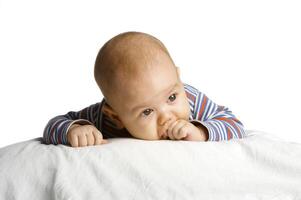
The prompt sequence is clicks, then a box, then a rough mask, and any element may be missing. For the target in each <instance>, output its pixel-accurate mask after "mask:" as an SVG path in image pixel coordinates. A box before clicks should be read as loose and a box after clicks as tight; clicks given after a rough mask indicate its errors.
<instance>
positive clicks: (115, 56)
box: [94, 32, 173, 104]
mask: <svg viewBox="0 0 301 200" xmlns="http://www.w3.org/2000/svg"><path fill="white" fill-rule="evenodd" d="M158 53H161V54H162V53H164V54H165V55H166V56H168V58H169V59H170V60H171V61H172V63H173V60H172V58H171V56H170V54H169V53H168V51H167V49H166V47H165V46H164V44H163V43H162V42H161V41H160V40H158V39H157V38H155V37H154V36H151V35H149V34H146V33H142V32H125V33H121V34H119V35H117V36H115V37H113V38H112V39H110V40H109V41H107V42H106V43H105V44H104V45H103V46H102V48H101V49H100V50H99V52H98V55H97V58H96V61H95V66H94V78H95V80H96V83H97V85H98V86H99V88H100V90H101V91H102V94H103V96H104V98H105V99H106V101H107V102H108V103H109V104H110V98H109V96H111V94H113V93H115V92H116V91H114V90H115V88H116V86H117V85H120V84H121V83H120V80H116V76H117V74H132V73H135V71H136V70H137V68H139V67H140V66H141V65H146V64H147V63H149V62H152V59H153V57H154V56H156V55H157V54H158Z"/></svg>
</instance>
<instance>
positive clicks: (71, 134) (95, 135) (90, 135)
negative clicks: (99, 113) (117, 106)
mask: <svg viewBox="0 0 301 200" xmlns="http://www.w3.org/2000/svg"><path fill="white" fill-rule="evenodd" d="M67 139H68V141H69V143H70V144H71V146H72V147H85V146H91V145H99V144H105V143H107V140H104V139H103V136H102V134H101V133H100V131H99V130H98V129H97V128H96V127H95V126H92V125H79V124H73V125H71V127H70V128H69V130H68V133H67Z"/></svg>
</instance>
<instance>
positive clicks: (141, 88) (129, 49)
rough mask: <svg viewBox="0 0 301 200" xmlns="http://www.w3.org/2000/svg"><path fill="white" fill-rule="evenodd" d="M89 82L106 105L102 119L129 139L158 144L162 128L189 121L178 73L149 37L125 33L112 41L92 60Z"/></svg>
mask: <svg viewBox="0 0 301 200" xmlns="http://www.w3.org/2000/svg"><path fill="white" fill-rule="evenodd" d="M94 76H95V80H96V82H97V84H98V86H99V88H100V90H101V91H102V94H103V96H104V98H105V100H106V102H107V104H108V105H109V107H107V108H106V109H105V112H106V114H107V115H108V116H109V117H110V118H111V119H112V120H113V121H114V122H115V123H116V124H117V125H119V126H121V127H125V128H126V129H127V130H128V131H129V133H130V134H131V135H132V136H133V137H136V138H140V139H146V140H158V139H163V138H166V129H167V128H168V127H166V122H168V121H169V122H172V121H176V120H178V119H185V120H188V119H189V114H190V109H189V103H188V99H187V97H186V94H185V90H184V87H183V84H182V82H181V80H180V77H179V70H178V68H177V67H176V66H175V65H174V62H173V61H172V59H171V57H170V55H169V53H168V51H167V49H166V48H165V46H164V45H163V44H162V43H161V42H160V41H159V40H158V39H156V38H155V37H153V36H151V35H148V34H145V33H140V32H126V33H122V34H119V35H117V36H115V37H113V38H112V39H111V40H109V41H108V42H107V43H105V45H104V46H103V47H102V48H101V49H100V51H99V53H98V55H97V58H96V62H95V69H94ZM164 125H165V126H164Z"/></svg>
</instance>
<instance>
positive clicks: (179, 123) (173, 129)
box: [171, 121, 185, 140]
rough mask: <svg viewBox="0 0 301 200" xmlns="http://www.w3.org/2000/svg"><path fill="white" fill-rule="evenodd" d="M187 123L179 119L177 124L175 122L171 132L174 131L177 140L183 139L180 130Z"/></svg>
mask: <svg viewBox="0 0 301 200" xmlns="http://www.w3.org/2000/svg"><path fill="white" fill-rule="evenodd" d="M184 125H185V123H184V122H182V121H178V122H177V123H176V124H174V126H173V128H172V130H171V132H172V135H173V136H174V138H175V139H176V140H179V139H181V138H180V136H179V130H180V129H181V128H182V127H183V126H184Z"/></svg>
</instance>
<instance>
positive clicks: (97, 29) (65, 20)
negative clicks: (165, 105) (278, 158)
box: [0, 0, 301, 147]
mask: <svg viewBox="0 0 301 200" xmlns="http://www.w3.org/2000/svg"><path fill="white" fill-rule="evenodd" d="M299 2H300V1H291V0H281V1H280V0H278V1H277V0H270V1H268V0H252V1H242V0H236V1H235V0H228V1H222V0H220V1H215V0H211V1H186V0H185V1H142V0H139V1H138V0H137V1H114V0H110V1H100V0H94V1H84V0H81V1H76V0H52V1H42V0H27V1H24V0H0V56H1V57H0V91H1V97H0V99H1V103H0V123H1V128H0V136H1V138H0V147H3V146H6V145H9V144H12V143H16V142H21V141H24V140H29V139H32V138H36V137H41V136H42V132H43V129H44V127H45V125H46V123H47V122H48V120H49V119H50V118H52V117H54V116H56V115H59V114H65V113H67V112H68V111H71V110H74V111H78V110H80V109H82V108H84V107H86V106H89V105H91V104H93V103H96V102H98V101H100V100H101V98H102V96H101V93H100V91H99V89H98V88H97V85H96V83H95V81H94V77H93V65H94V61H95V57H96V54H97V52H98V50H99V48H100V47H101V46H102V45H103V44H104V42H106V41H107V40H108V39H110V38H111V37H113V36H115V35H116V34H118V33H121V32H125V31H142V32H147V33H150V34H152V35H154V36H155V37H157V38H159V39H160V40H161V41H162V42H163V43H164V44H165V45H166V46H167V48H168V49H169V51H170V54H171V55H172V57H173V59H174V61H175V63H176V64H177V65H178V66H179V67H180V69H181V72H182V80H183V82H186V83H189V84H191V85H193V86H195V87H196V88H198V89H199V90H200V91H202V92H204V93H205V94H207V96H208V97H209V98H211V99H212V100H213V101H214V102H216V103H218V104H220V105H225V106H227V107H229V108H230V109H231V110H232V111H233V112H234V114H235V115H236V116H237V117H238V118H239V119H240V120H241V121H242V122H243V123H244V125H245V128H246V129H252V130H254V129H255V130H261V131H265V132H269V133H272V134H274V135H275V136H277V137H280V138H283V139H286V140H290V141H297V142H301V131H300V128H299V127H300V120H299V116H300V111H301V109H300V100H301V96H300V85H301V81H300V72H299V71H298V67H299V68H300V67H301V39H300V35H301V12H300V10H301V4H300V3H299Z"/></svg>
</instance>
